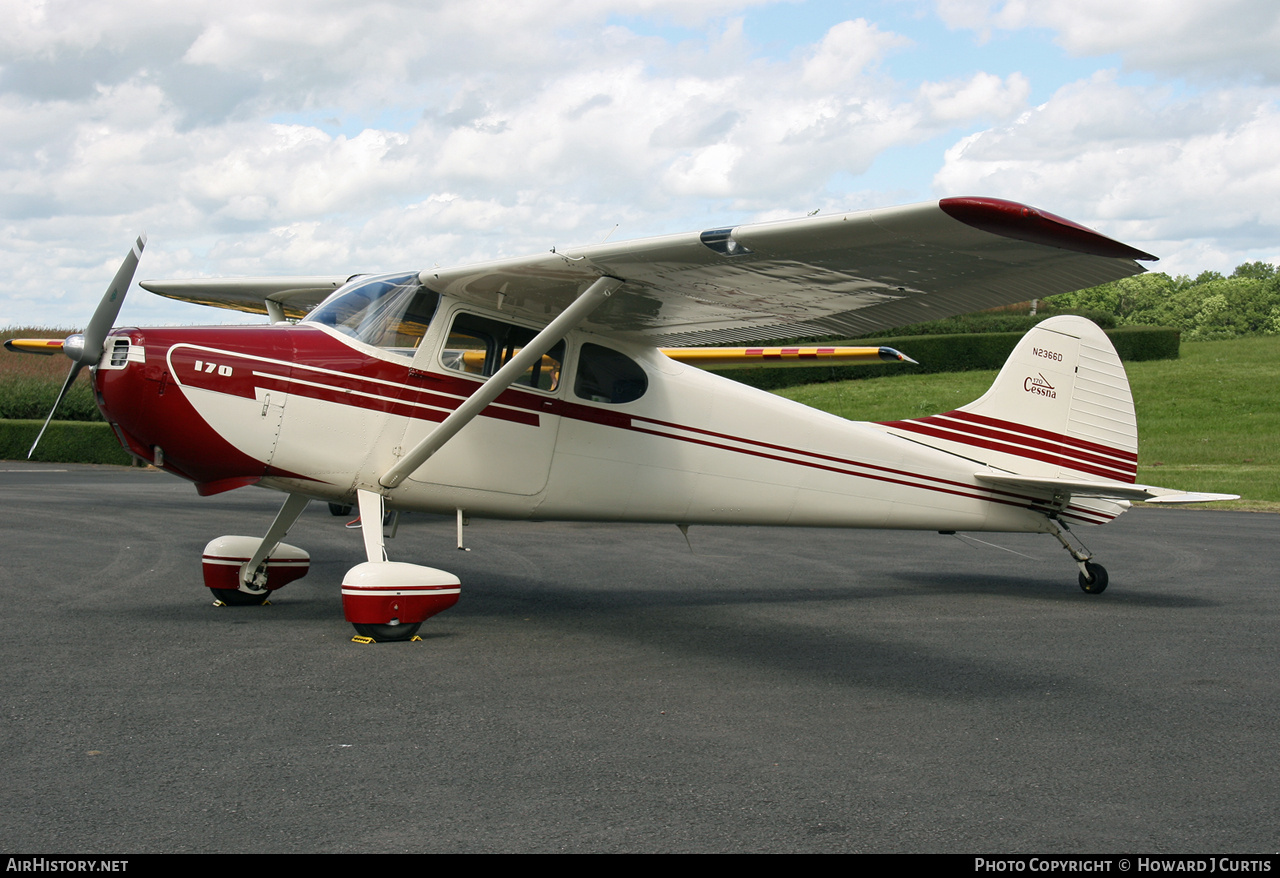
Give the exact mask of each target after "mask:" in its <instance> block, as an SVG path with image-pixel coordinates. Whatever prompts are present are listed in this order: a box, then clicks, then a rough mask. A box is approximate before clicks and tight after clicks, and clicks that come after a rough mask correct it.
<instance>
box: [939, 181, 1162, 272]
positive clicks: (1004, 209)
mask: <svg viewBox="0 0 1280 878" xmlns="http://www.w3.org/2000/svg"><path fill="white" fill-rule="evenodd" d="M938 206H939V207H940V208H942V211H943V212H944V213H945V214H947V216H949V217H951V218H952V219H954V220H958V221H960V222H962V223H964V224H965V225H967V226H972V227H973V228H975V229H980V230H982V231H984V232H990V233H991V234H993V235H1001V236H1003V237H1006V238H1015V239H1017V240H1019V241H1029V242H1031V243H1033V244H1043V245H1045V246H1046V247H1058V248H1060V249H1062V250H1073V251H1075V252H1077V253H1088V254H1089V255H1090V256H1105V257H1109V258H1112V259H1141V260H1143V261H1145V262H1154V261H1156V260H1158V259H1159V257H1157V256H1152V255H1151V254H1150V253H1147V252H1146V251H1143V250H1139V249H1138V248H1136V247H1130V246H1129V245H1128V244H1123V243H1121V242H1120V241H1117V240H1115V239H1114V238H1108V237H1107V236H1106V235H1102V234H1099V233H1098V232H1095V231H1094V230H1093V229H1090V228H1086V227H1085V226H1082V225H1080V224H1079V223H1073V222H1072V221H1071V220H1069V219H1063V218H1062V217H1060V216H1056V215H1054V214H1052V213H1048V212H1047V211H1043V210H1037V209H1036V208H1034V207H1028V206H1027V205H1025V204H1019V203H1018V202H1016V201H1005V200H1004V199H1002V198H982V197H977V196H960V197H955V198H943V199H942V200H941V201H939V202H938Z"/></svg>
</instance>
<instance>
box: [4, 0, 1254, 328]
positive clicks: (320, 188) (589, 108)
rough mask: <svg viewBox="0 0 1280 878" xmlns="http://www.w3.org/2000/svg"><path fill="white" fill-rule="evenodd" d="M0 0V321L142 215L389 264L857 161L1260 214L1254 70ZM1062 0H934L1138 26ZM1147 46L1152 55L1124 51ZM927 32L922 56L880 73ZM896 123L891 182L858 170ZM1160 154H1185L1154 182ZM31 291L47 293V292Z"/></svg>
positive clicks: (378, 11) (302, 7) (29, 308)
mask: <svg viewBox="0 0 1280 878" xmlns="http://www.w3.org/2000/svg"><path fill="white" fill-rule="evenodd" d="M0 4H2V5H0V11H2V12H3V13H4V14H5V16H6V22H7V27H6V29H4V31H3V32H0V131H4V132H5V133H4V136H3V138H0V186H2V187H3V191H4V192H5V193H6V198H4V199H3V200H0V255H3V256H4V257H5V258H6V262H7V264H10V265H16V266H18V267H17V268H16V269H15V270H14V271H13V272H11V274H10V278H9V280H10V283H9V285H8V291H7V295H8V296H9V298H8V299H7V300H0V325H2V324H4V323H7V322H11V321H15V320H18V321H23V322H25V321H29V320H37V319H45V320H56V321H59V322H62V323H69V322H76V321H78V320H83V319H84V318H83V316H82V315H84V314H87V313H88V312H89V311H91V310H92V307H93V302H94V300H95V299H96V296H97V295H98V291H99V289H100V287H101V284H102V283H105V281H106V278H107V277H109V275H110V271H111V270H114V269H113V268H112V269H110V270H108V271H106V273H105V274H103V275H102V277H101V280H100V281H99V280H98V279H97V278H96V277H95V276H94V274H93V273H94V272H95V271H97V270H99V268H100V267H101V266H104V265H106V266H112V265H114V264H115V263H118V261H119V258H120V254H118V253H117V251H118V250H120V251H122V249H123V247H124V246H126V245H127V242H128V241H129V240H130V239H131V237H132V235H134V234H136V233H137V232H138V231H140V230H142V229H143V228H145V229H147V230H148V231H149V232H150V234H151V238H152V244H151V246H150V247H149V249H148V252H147V256H146V258H145V265H144V268H143V274H144V275H146V276H151V277H155V276H166V275H173V274H179V275H191V274H237V273H239V274H264V273H313V272H316V273H343V272H355V271H370V270H381V269H395V268H400V267H408V268H411V267H413V266H416V265H420V264H421V265H426V264H432V263H435V262H439V263H441V264H450V263H457V262H466V261H474V260H477V259H481V258H486V257H495V256H500V255H509V254H515V253H522V252H533V251H536V250H538V249H542V248H544V247H548V246H551V245H559V246H565V245H568V244H573V243H580V242H588V241H595V240H599V239H600V238H601V237H603V236H604V235H605V234H606V233H609V232H610V230H611V229H612V228H613V227H614V225H615V224H620V228H619V229H618V231H617V232H614V233H613V234H614V238H615V239H617V238H624V237H635V236H639V235H643V234H655V233H662V232H671V231H680V230H685V229H688V228H697V227H699V226H700V225H703V224H712V223H723V222H739V221H744V220H747V219H750V218H751V217H753V216H758V217H770V218H773V217H779V216H785V215H795V214H797V213H802V212H806V211H808V210H810V209H813V208H815V207H821V208H823V209H837V208H842V207H856V206H874V198H873V195H874V194H876V193H873V192H872V188H871V187H875V188H876V189H885V190H890V189H891V190H894V191H895V193H896V192H897V191H899V190H905V191H906V192H907V195H906V197H912V196H915V197H919V195H920V194H922V192H921V191H920V190H922V189H923V187H924V184H925V181H927V180H928V179H929V177H930V176H931V175H932V174H933V172H934V171H938V165H939V164H941V165H942V167H941V170H940V171H939V172H938V174H937V179H936V181H935V185H936V186H937V187H938V188H939V189H940V190H942V194H954V193H955V192H956V191H957V190H958V191H961V192H973V193H976V194H992V195H1005V196H1008V197H1022V196H1025V198H1026V200H1029V201H1031V202H1032V203H1038V204H1040V205H1041V206H1044V207H1045V208H1047V209H1050V210H1055V211H1057V212H1062V213H1064V214H1066V215H1068V216H1071V217H1072V218H1073V219H1076V218H1079V217H1077V216H1075V215H1074V214H1073V211H1075V212H1077V213H1078V212H1080V210H1082V211H1083V215H1084V218H1085V219H1090V218H1096V219H1097V220H1099V221H1106V222H1108V223H1111V224H1112V225H1110V226H1109V227H1108V231H1110V232H1112V233H1116V234H1119V232H1120V231H1125V232H1126V233H1127V231H1128V230H1131V229H1132V230H1136V231H1137V232H1139V233H1140V234H1141V235H1144V236H1147V238H1148V239H1151V240H1157V239H1159V240H1163V239H1165V238H1167V239H1169V240H1176V239H1178V237H1179V236H1182V235H1186V236H1193V235H1194V230H1195V227H1196V223H1197V222H1200V221H1199V220H1195V218H1194V217H1195V215H1194V214H1193V213H1191V212H1188V205H1190V204H1191V202H1192V200H1193V199H1194V198H1200V197H1204V198H1207V201H1206V203H1208V204H1210V205H1212V206H1214V208H1215V209H1217V210H1219V211H1220V213H1219V214H1217V215H1215V217H1214V218H1213V219H1212V220H1204V221H1203V222H1202V225H1203V226H1205V227H1214V228H1219V229H1220V231H1218V232H1215V233H1214V234H1216V235H1218V236H1219V237H1218V238H1217V239H1215V241H1214V242H1213V243H1212V246H1211V247H1210V248H1209V250H1211V251H1213V252H1218V251H1221V252H1234V251H1233V250H1232V245H1231V241H1230V236H1232V235H1252V236H1253V237H1252V238H1250V240H1253V239H1254V238H1257V237H1259V235H1260V234H1262V233H1266V232H1268V231H1269V230H1271V229H1273V228H1274V222H1275V220H1274V219H1273V218H1272V217H1271V213H1270V204H1269V203H1268V202H1267V201H1266V199H1267V198H1269V199H1270V202H1271V203H1275V201H1276V199H1275V197H1274V196H1275V194H1277V193H1275V191H1274V184H1273V181H1272V178H1271V172H1270V165H1269V158H1270V156H1269V151H1268V146H1269V140H1268V138H1272V137H1273V136H1274V134H1275V133H1276V132H1275V130H1274V124H1275V116H1276V113H1275V104H1274V101H1272V100H1271V99H1270V97H1269V94H1270V93H1269V92H1266V91H1265V90H1263V89H1261V88H1258V87H1257V86H1254V87H1253V90H1249V89H1243V90H1241V89H1242V88H1243V87H1238V88H1237V90H1236V91H1225V90H1224V91H1221V92H1218V91H1215V92H1205V93H1203V94H1200V95H1197V96H1194V97H1192V98H1187V97H1185V96H1184V97H1179V93H1178V92H1177V91H1176V90H1166V89H1161V88H1160V87H1158V86H1149V87H1147V88H1145V89H1137V88H1133V87H1126V86H1121V85H1119V84H1117V82H1116V80H1115V79H1114V78H1108V77H1101V78H1098V79H1094V80H1089V81H1086V82H1083V83H1078V84H1074V85H1068V86H1066V87H1064V88H1062V89H1060V90H1059V91H1058V93H1057V94H1055V95H1054V97H1053V98H1052V99H1051V100H1050V101H1049V102H1047V103H1046V104H1045V106H1044V107H1040V108H1036V109H1034V110H1028V108H1027V104H1026V102H1027V100H1028V97H1029V95H1030V94H1031V93H1032V86H1033V84H1034V85H1036V86H1037V87H1038V88H1040V89H1043V87H1044V85H1043V80H1042V79H1037V76H1041V75H1043V74H1041V73H1039V72H1037V71H1035V70H1031V69H1028V70H1020V71H1015V72H1009V71H1008V70H1007V69H1002V70H1000V71H999V72H996V71H994V70H984V69H980V68H978V67H974V66H969V67H964V66H961V67H955V68H950V67H946V66H945V65H942V66H939V65H938V64H936V63H932V62H936V61H937V60H938V58H939V57H943V58H945V52H941V53H937V50H936V48H935V47H929V48H925V47H922V46H921V44H920V42H919V41H918V40H917V39H915V38H914V35H910V34H907V33H899V32H897V31H896V30H894V29H893V28H891V27H889V26H887V25H886V24H885V23H883V22H873V21H869V20H866V19H855V20H849V21H840V20H832V21H830V22H827V23H825V26H824V27H823V28H819V29H816V30H814V31H812V32H810V35H809V36H808V37H806V38H805V39H803V40H799V41H797V42H796V43H795V44H794V45H793V46H792V47H791V48H790V49H788V50H787V51H784V52H779V51H774V50H773V49H770V50H768V51H766V50H764V49H762V48H761V47H760V46H757V45H754V44H753V43H752V39H751V38H749V37H748V36H747V34H748V33H753V31H752V29H751V28H749V27H747V26H745V24H744V21H747V20H748V16H750V15H751V12H752V9H753V7H755V6H759V5H766V4H770V0H753V2H746V3H744V2H741V0H734V2H729V0H708V2H705V3H700V4H690V3H687V2H685V0H641V2H632V3H629V4H627V5H626V6H623V5H621V4H618V3H617V2H615V0H564V2H558V3H556V4H554V5H552V4H549V3H546V2H532V0H526V2H509V0H508V2H499V0H481V2H461V0H436V2H428V3H422V2H410V0H403V2H400V0H374V2H369V3H364V4H359V5H353V4H350V3H347V2H339V0H308V2H303V0H219V2H216V3H215V2H213V0H192V2H186V3H181V4H174V3H167V2H159V0H122V3H119V4H115V5H113V6H101V5H100V6H84V5H83V4H79V3H71V2H69V0H44V2H36V0H31V2H13V0H7V2H6V0H0ZM770 5H777V4H776V3H773V4H770ZM1174 6H1175V11H1177V10H1182V11H1184V12H1187V14H1186V15H1181V17H1179V15H1175V16H1173V17H1172V19H1171V20H1170V21H1165V22H1164V23H1163V24H1162V25H1161V27H1163V28H1165V32H1166V33H1167V34H1168V43H1169V45H1171V46H1174V47H1176V46H1179V45H1182V42H1180V41H1183V40H1184V36H1185V35H1186V34H1188V33H1190V29H1193V28H1194V27H1195V26H1196V25H1197V22H1198V23H1199V25H1200V26H1203V27H1204V28H1205V29H1206V32H1207V33H1209V35H1210V37H1211V38H1210V39H1208V40H1207V43H1209V44H1211V45H1212V46H1220V45H1222V44H1223V43H1224V42H1225V41H1224V40H1222V39H1219V38H1218V37H1217V36H1216V35H1215V33H1216V32H1211V31H1210V30H1209V28H1208V25H1207V24H1206V23H1205V22H1204V20H1203V16H1200V15H1199V13H1198V12H1196V11H1195V10H1194V9H1192V7H1190V6H1182V5H1179V4H1174ZM1072 8H1073V9H1075V8H1077V7H1072ZM1078 8H1079V10H1080V11H1078V12H1076V13H1073V15H1074V17H1072V15H1066V14H1065V13H1064V14H1062V15H1058V13H1054V15H1058V17H1056V18H1055V17H1053V16H1051V15H1050V13H1048V12H1043V11H1039V10H1040V5H1034V6H1033V5H1025V6H1023V5H1019V4H1016V3H1012V2H1010V3H1003V4H992V3H985V2H976V0H975V2H971V3H968V4H960V3H958V2H946V3H940V4H939V10H940V14H943V15H945V16H946V18H947V21H948V22H949V23H951V24H952V25H953V26H956V27H964V28H973V29H978V30H981V29H983V28H986V29H988V30H991V29H1000V28H1005V29H1012V28H1023V27H1032V26H1034V27H1053V28H1055V29H1056V30H1057V31H1058V33H1059V38H1060V39H1061V40H1062V41H1063V43H1064V45H1067V46H1068V47H1069V48H1070V49H1071V51H1075V52H1093V51H1098V52H1101V51H1112V50H1111V49H1107V46H1109V45H1111V43H1110V42H1108V40H1111V41H1112V42H1114V41H1115V40H1118V39H1120V38H1119V37H1117V36H1116V34H1132V33H1133V31H1132V28H1134V27H1137V25H1136V24H1133V21H1136V19H1135V18H1134V17H1133V16H1131V15H1129V13H1127V12H1125V11H1124V10H1108V9H1107V8H1106V7H1104V6H1102V5H1101V4H1093V3H1085V4H1083V5H1081V6H1079V7H1078ZM1241 8H1245V7H1241ZM1260 9H1262V7H1260V6H1248V7H1247V10H1248V11H1252V12H1257V11H1258V10H1260ZM1188 10H1190V11H1188ZM771 11H772V12H773V13H774V14H775V16H776V12H777V10H771ZM784 11H788V10H785V9H784ZM796 11H797V13H799V12H804V11H806V10H805V8H803V7H801V8H799V9H797V10H796ZM1188 16H1189V17H1188ZM801 17H803V16H801ZM772 20H775V21H777V20H781V19H780V18H777V17H775V18H774V19H772ZM1102 24H1107V25H1108V26H1109V27H1110V28H1111V29H1110V30H1108V29H1107V28H1105V27H1104V28H1103V30H1104V31H1105V34H1104V36H1098V35H1097V34H1094V35H1093V36H1092V37H1091V36H1090V33H1092V31H1091V30H1090V28H1091V27H1093V26H1095V25H1098V26H1101V25H1102ZM1262 24H1265V22H1262ZM668 28H673V29H674V33H675V34H676V35H675V36H668V35H667V34H668ZM1257 31H1258V32H1259V33H1263V34H1265V33H1267V32H1268V31H1267V28H1266V27H1264V26H1261V25H1260V26H1259V27H1258V28H1257ZM754 33H755V34H756V39H759V38H760V37H759V33H758V31H754ZM1010 33H1013V31H1012V30H1010ZM956 38H957V39H961V38H962V39H964V40H966V41H967V40H970V39H971V38H970V36H969V35H968V34H967V33H965V34H963V35H959V34H958V35H957V37H956ZM1263 38H1264V37H1260V36H1258V35H1257V34H1256V33H1250V34H1247V35H1246V38H1245V39H1243V41H1242V45H1244V46H1246V47H1248V46H1252V45H1254V44H1255V43H1257V42H1259V41H1260V40H1262V39H1263ZM1090 40H1092V42H1090ZM1157 49H1159V51H1160V52H1164V54H1163V55H1160V57H1162V58H1172V57H1174V55H1173V50H1172V49H1169V50H1166V49H1165V48H1159V47H1152V48H1149V49H1148V47H1144V46H1138V45H1137V42H1136V41H1129V42H1127V43H1126V48H1124V49H1123V51H1124V52H1125V53H1126V55H1125V57H1126V60H1127V61H1128V62H1129V63H1134V62H1133V61H1132V59H1134V58H1140V57H1145V56H1144V55H1141V52H1143V51H1148V50H1149V51H1151V52H1156V51H1157ZM926 51H928V52H930V53H931V54H930V57H929V59H928V60H929V61H930V62H931V63H930V65H929V69H930V71H931V73H930V74H929V75H928V76H925V75H916V76H914V77H912V75H911V74H908V73H903V72H902V71H903V70H904V69H909V68H910V66H911V65H910V64H909V63H907V62H909V61H910V60H911V58H912V53H914V52H921V53H923V52H926ZM1116 51H1120V50H1116ZM1251 51H1253V50H1252V49H1249V50H1248V51H1246V52H1245V53H1244V60H1243V61H1241V62H1240V63H1241V64H1242V65H1243V66H1246V67H1247V66H1248V65H1249V64H1250V63H1252V62H1250V61H1249V60H1248V58H1249V52H1251ZM1215 53H1216V54H1215ZM1195 57H1196V58H1199V59H1200V60H1198V61H1196V62H1195V63H1196V64H1197V65H1199V66H1197V67H1196V68H1195V69H1197V70H1203V71H1206V72H1207V71H1212V70H1216V69H1218V68H1217V67H1215V66H1214V65H1215V64H1217V63H1218V61H1224V63H1225V60H1226V59H1227V58H1228V56H1227V55H1226V54H1225V53H1224V52H1221V51H1220V50H1218V49H1213V50H1212V51H1210V50H1209V49H1205V50H1204V51H1202V53H1201V55H1197V56H1195ZM1215 58H1216V59H1217V60H1213V59H1215ZM1153 69H1154V68H1153ZM1223 69H1227V68H1223ZM891 71H892V73H891ZM1206 75H1207V73H1206ZM1259 75H1261V74H1259ZM1255 78H1256V77H1255ZM1269 101H1270V102H1269ZM1015 119H1017V120H1018V121H1015V122H1011V121H1010V120H1015ZM992 124H996V125H997V127H994V128H991V129H990V130H987V131H984V132H980V133H977V134H973V135H972V136H968V137H967V139H965V140H963V141H962V142H960V143H959V144H955V145H954V146H953V148H952V149H951V150H950V151H949V152H948V153H947V155H946V157H945V159H943V158H942V156H941V153H942V150H943V148H944V146H945V145H951V144H953V143H954V142H955V140H956V139H957V138H960V137H962V136H966V135H970V134H971V133H972V132H973V131H974V128H975V127H976V126H980V125H981V126H989V125H992ZM940 144H941V145H940ZM922 145H924V147H922ZM913 151H914V152H913ZM923 153H928V155H927V156H926V157H925V162H926V163H925V164H923V165H920V166H919V168H918V169H913V173H914V174H915V176H916V178H917V179H918V181H919V182H918V184H916V185H915V187H914V191H912V190H913V187H912V186H911V185H906V186H904V185H902V183H901V181H895V182H893V183H890V184H881V183H879V182H876V181H871V182H870V183H868V181H867V180H865V179H863V178H861V176H860V175H863V174H865V173H867V172H868V171H869V170H876V171H880V170H883V167H884V165H885V164H886V160H889V161H891V160H892V158H893V157H894V156H897V155H901V154H913V155H918V154H923ZM929 161H932V162H933V164H928V162H929ZM1160 169H1164V172H1165V173H1166V175H1168V174H1171V173H1176V174H1177V175H1179V177H1182V176H1186V177H1188V178H1191V177H1194V179H1190V180H1182V179H1178V180H1173V181H1168V180H1166V181H1165V185H1164V186H1163V187H1161V186H1160V185H1159V183H1160ZM1088 193H1101V195H1099V196H1098V197H1096V198H1091V197H1087V194H1088ZM1179 193H1181V194H1179ZM1205 193H1208V194H1205ZM894 197H895V198H896V197H898V196H897V195H896V194H895V196H894ZM1228 197H1234V198H1239V199H1241V203H1240V204H1230V203H1229V202H1228ZM1077 208H1078V209H1080V210H1077ZM1153 217H1155V218H1159V217H1163V218H1164V219H1163V221H1162V224H1159V225H1156V224H1153V223H1154V220H1153ZM1179 217H1184V218H1191V219H1182V220H1177V219H1176V218H1179ZM1240 217H1244V218H1246V220H1245V221H1244V223H1243V224H1242V223H1240V222H1237V220H1236V219H1234V218H1240ZM1144 223H1145V225H1144ZM1250 224H1251V225H1250ZM1246 227H1247V228H1246ZM1119 236H1121V237H1125V234H1120V235H1119ZM1152 236H1155V237H1152ZM1161 236H1163V237H1161ZM1129 237H1133V236H1132V235H1129ZM1141 240H1142V239H1141V238H1139V239H1138V240H1135V243H1141ZM1250 246H1252V245H1250ZM1238 249H1239V248H1236V250H1238ZM1209 250H1206V251H1205V252H1209ZM90 277H93V278H94V279H93V281H92V282H91V283H86V278H90ZM58 296H61V297H62V299H61V301H65V302H66V303H67V308H68V309H69V311H68V313H67V314H65V315H58V314H53V315H49V314H47V313H46V312H45V310H44V309H43V306H42V304H41V303H42V302H47V301H49V300H50V298H51V297H53V298H56V297H58ZM145 298H146V297H142V299H143V300H145ZM127 307H129V308H134V307H148V308H151V309H153V310H154V309H157V308H159V307H161V304H158V303H156V302H154V301H153V302H152V303H151V304H148V305H146V306H143V305H141V304H134V303H132V302H131V304H130V305H129V306H127ZM213 316H215V317H216V316H222V315H213ZM124 319H132V318H129V317H128V315H127V314H126V315H125V318H124Z"/></svg>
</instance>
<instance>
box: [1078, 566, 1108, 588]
mask: <svg viewBox="0 0 1280 878" xmlns="http://www.w3.org/2000/svg"><path fill="white" fill-rule="evenodd" d="M1080 587H1081V588H1082V589H1084V590H1085V591H1087V592H1088V593H1089V594H1102V593H1103V592H1104V591H1106V590H1107V568H1105V567H1103V566H1102V565H1101V564H1094V563H1093V562H1092V561H1085V562H1084V572H1082V573H1081V574H1080Z"/></svg>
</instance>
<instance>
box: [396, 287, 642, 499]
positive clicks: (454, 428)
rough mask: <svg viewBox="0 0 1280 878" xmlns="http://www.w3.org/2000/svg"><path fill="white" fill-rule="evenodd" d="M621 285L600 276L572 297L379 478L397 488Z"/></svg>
mask: <svg viewBox="0 0 1280 878" xmlns="http://www.w3.org/2000/svg"><path fill="white" fill-rule="evenodd" d="M620 286H622V281H620V280H618V278H616V277H607V276H606V277H601V278H597V279H596V281H595V282H594V283H593V284H591V286H589V287H587V288H586V289H585V290H583V292H582V293H580V294H579V295H578V298H576V299H574V300H573V304H571V305H570V306H569V307H568V308H565V309H564V310H563V311H561V312H560V314H559V315H558V316H557V317H556V319H555V320H552V321H551V322H550V323H548V324H547V326H546V328H545V329H543V330H542V332H539V333H538V334H537V335H536V336H534V337H533V340H532V341H530V342H529V343H528V344H527V345H525V346H524V347H523V348H522V349H521V351H520V352H519V353H518V354H516V355H515V356H514V357H512V358H511V359H510V360H508V361H507V363H506V365H504V366H503V367H502V368H501V369H499V370H498V371H497V372H495V373H494V374H493V377H492V378H490V379H489V380H488V381H486V382H485V383H484V385H483V386H482V387H481V388H480V389H479V390H477V391H476V392H475V393H473V394H471V396H469V397H467V398H466V400H465V401H463V403H462V405H460V406H458V407H457V408H456V409H454V410H453V412H452V413H451V414H450V415H449V417H447V418H445V419H444V420H443V421H441V422H440V426H438V427H436V428H435V429H434V430H432V431H431V433H430V434H429V435H428V436H427V437H426V438H425V439H423V440H422V441H421V442H419V443H418V444H417V445H416V446H414V447H413V448H412V449H410V451H409V452H408V453H407V454H405V456H404V457H402V458H400V460H398V461H397V462H396V464H395V466H393V467H391V469H389V470H387V471H386V473H385V474H384V475H383V476H382V478H381V479H379V480H378V482H379V484H381V485H382V486H383V487H385V488H394V487H396V486H398V485H399V484H400V483H401V482H403V481H404V480H405V479H406V478H407V477H408V476H410V475H412V474H413V473H414V472H415V471H417V469H418V467H420V466H422V465H423V464H424V463H426V462H427V458H429V457H431V455H433V454H435V453H436V452H437V451H439V450H440V449H441V448H442V447H443V446H444V444H445V443H446V442H448V441H449V440H450V439H452V438H453V437H454V436H455V435H456V434H457V433H458V431H459V430H461V429H462V428H463V427H465V426H466V425H467V424H468V423H469V422H470V421H471V419H472V418H474V417H475V416H476V415H478V414H480V412H481V411H483V410H484V408H485V406H487V405H489V403H491V402H493V401H494V400H495V399H497V398H498V396H499V395H501V394H502V392H503V391H504V390H506V389H507V388H508V387H510V386H511V385H512V384H514V383H515V381H516V379H517V378H519V377H520V376H521V375H523V374H524V373H525V372H526V371H527V370H528V369H529V367H530V366H532V365H533V364H534V362H535V361H537V360H540V359H542V355H543V354H545V353H546V352H547V351H549V350H551V348H552V347H554V346H555V344H556V342H558V341H560V339H562V338H564V337H565V336H566V335H568V334H569V332H570V331H572V330H573V329H574V328H576V327H577V326H578V324H580V323H582V321H584V320H586V319H587V318H588V317H590V316H591V313H592V312H593V311H595V310H596V308H599V307H600V305H602V304H603V303H604V300H605V299H607V298H609V296H610V295H611V294H612V293H613V291H614V290H616V289H617V288H618V287H620Z"/></svg>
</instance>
